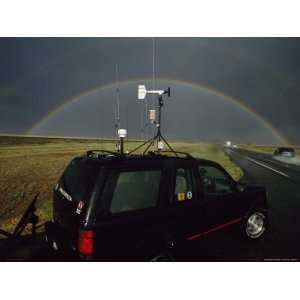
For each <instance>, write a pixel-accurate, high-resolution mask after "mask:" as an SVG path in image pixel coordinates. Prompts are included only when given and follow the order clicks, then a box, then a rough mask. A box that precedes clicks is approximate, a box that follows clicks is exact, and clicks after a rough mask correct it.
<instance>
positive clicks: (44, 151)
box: [0, 137, 242, 231]
mask: <svg viewBox="0 0 300 300" xmlns="http://www.w3.org/2000/svg"><path fill="white" fill-rule="evenodd" d="M136 145H138V143H136V142H132V143H128V144H126V149H133V147H135V146H136ZM172 146H173V147H174V148H175V149H176V150H177V151H184V152H188V153H190V154H192V155H193V156H195V157H201V158H207V159H212V160H215V161H217V162H219V163H220V164H221V165H222V166H223V167H224V168H225V169H226V170H227V171H228V172H229V173H230V174H231V175H232V176H233V177H234V178H235V179H236V180H237V179H239V178H240V177H241V176H242V171H241V170H240V169H239V168H238V167H237V166H235V165H234V164H233V163H232V162H231V161H230V159H229V158H228V157H227V156H226V155H225V154H224V152H223V151H222V150H221V149H220V147H218V146H215V145H209V144H188V143H172ZM90 149H106V150H115V142H113V141H105V140H79V139H76V140H74V139H47V138H22V137H0V203H1V206H0V228H2V229H4V230H7V231H12V230H13V228H14V227H15V225H16V223H17V222H18V220H19V219H20V217H21V215H22V214H23V212H24V209H25V208H26V207H27V205H28V204H29V202H30V200H31V199H32V198H33V196H34V195H35V194H36V193H37V192H39V193H40V197H39V200H38V205H37V206H38V215H39V217H40V223H42V222H44V221H46V220H49V219H50V218H51V216H52V205H51V198H52V189H53V187H54V185H55V184H56V182H57V180H58V178H59V177H60V175H61V174H62V172H63V170H64V169H65V167H66V165H67V164H68V163H69V161H70V160H71V159H72V158H73V157H74V156H76V155H82V154H84V153H85V152H86V151H87V150H90ZM24 195H26V197H25V198H24Z"/></svg>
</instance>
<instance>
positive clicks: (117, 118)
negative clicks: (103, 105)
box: [115, 64, 121, 132]
mask: <svg viewBox="0 0 300 300" xmlns="http://www.w3.org/2000/svg"><path fill="white" fill-rule="evenodd" d="M115 72H116V103H115V129H116V132H118V130H119V129H120V127H121V120H120V88H119V66H118V64H116V70H115Z"/></svg>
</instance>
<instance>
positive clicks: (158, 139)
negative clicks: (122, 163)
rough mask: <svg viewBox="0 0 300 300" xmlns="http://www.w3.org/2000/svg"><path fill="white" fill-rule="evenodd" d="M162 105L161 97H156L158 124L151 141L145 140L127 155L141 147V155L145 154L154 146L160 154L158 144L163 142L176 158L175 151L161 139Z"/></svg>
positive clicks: (168, 91)
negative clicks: (142, 149)
mask: <svg viewBox="0 0 300 300" xmlns="http://www.w3.org/2000/svg"><path fill="white" fill-rule="evenodd" d="M165 93H168V95H170V89H168V90H167V91H165ZM163 105H164V101H163V97H162V95H159V96H158V122H157V123H156V127H157V133H156V134H155V136H154V137H152V138H151V139H149V140H147V141H146V142H144V143H143V144H141V145H139V146H138V147H136V148H135V149H133V150H131V151H130V152H129V154H132V153H133V152H135V151H137V150H139V149H141V148H142V147H144V146H146V145H147V147H146V148H145V150H144V152H143V155H144V154H146V153H147V151H148V150H149V148H150V147H151V146H154V145H155V144H156V148H157V152H160V151H161V150H162V149H160V146H159V144H160V142H161V141H163V142H164V143H165V144H166V145H167V146H168V148H169V149H170V151H171V152H173V153H174V154H175V156H177V154H176V151H174V149H173V148H172V147H171V146H170V144H169V143H168V142H167V140H166V139H165V138H164V137H163V135H162V133H161V112H162V107H163Z"/></svg>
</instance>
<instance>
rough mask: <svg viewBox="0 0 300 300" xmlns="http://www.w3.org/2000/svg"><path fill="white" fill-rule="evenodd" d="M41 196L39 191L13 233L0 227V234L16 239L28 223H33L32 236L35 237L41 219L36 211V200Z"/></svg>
mask: <svg viewBox="0 0 300 300" xmlns="http://www.w3.org/2000/svg"><path fill="white" fill-rule="evenodd" d="M38 196H39V193H37V194H36V195H35V196H34V197H33V200H32V201H31V203H30V205H29V206H28V207H27V209H26V210H25V212H24V214H23V216H22V218H21V219H20V221H19V223H18V224H17V226H16V227H15V229H14V231H13V233H10V232H7V231H5V230H2V229H0V234H2V235H4V236H6V237H7V238H8V239H11V240H15V239H16V238H17V237H19V236H20V235H21V234H22V232H23V231H24V229H25V228H26V227H27V225H28V224H31V226H32V230H31V233H32V236H33V237H35V234H36V225H37V223H38V221H39V217H38V216H37V215H36V214H35V212H36V201H37V198H38Z"/></svg>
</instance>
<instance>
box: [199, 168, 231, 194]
mask: <svg viewBox="0 0 300 300" xmlns="http://www.w3.org/2000/svg"><path fill="white" fill-rule="evenodd" d="M199 173H200V176H201V178H202V182H203V189H204V194H224V193H230V192H232V180H231V179H230V178H229V177H228V175H227V174H226V173H225V172H224V171H223V170H222V169H219V168H217V167H215V166H200V167H199Z"/></svg>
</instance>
